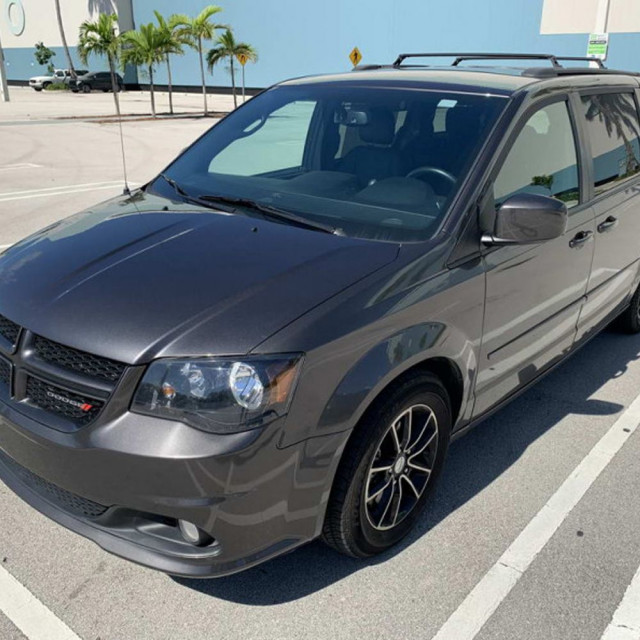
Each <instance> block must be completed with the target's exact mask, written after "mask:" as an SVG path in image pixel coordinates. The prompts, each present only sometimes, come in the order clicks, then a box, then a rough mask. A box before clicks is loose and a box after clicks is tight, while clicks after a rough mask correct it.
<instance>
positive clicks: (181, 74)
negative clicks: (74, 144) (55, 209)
mask: <svg viewBox="0 0 640 640" xmlns="http://www.w3.org/2000/svg"><path fill="white" fill-rule="evenodd" d="M542 2H543V0H483V1H480V0H437V1H436V0H324V2H310V1H309V0H229V1H228V2H224V0H219V4H220V6H222V7H223V11H222V12H221V13H220V14H218V15H217V16H216V18H217V19H218V21H219V22H224V23H228V24H230V25H232V26H233V27H234V30H235V34H236V38H237V39H239V40H244V41H246V42H249V43H251V44H252V45H254V46H255V47H256V48H257V50H258V53H259V55H260V60H259V61H258V62H257V63H256V64H248V65H247V69H246V72H247V86H250V87H264V86H268V85H270V84H272V83H274V82H277V81H279V80H282V79H284V78H289V77H292V76H299V75H306V74H314V73H324V72H331V71H346V70H348V69H350V68H351V63H350V62H349V60H348V58H347V55H348V53H349V51H350V50H351V49H352V47H353V46H354V45H357V46H358V47H359V48H360V50H361V51H362V53H363V54H364V60H363V62H364V63H373V62H391V61H393V59H394V58H395V56H396V54H397V53H399V52H401V51H411V50H417V51H436V50H462V51H465V50H466V51H468V50H480V51H490V50H493V51H496V50H497V51H527V52H553V53H563V54H565V55H584V53H585V50H586V40H587V36H586V34H585V35H540V19H541V15H542ZM206 4H207V2H205V1H203V0H182V1H181V2H180V3H179V4H176V2H175V0H153V1H152V0H133V8H134V20H135V23H136V25H139V24H141V23H144V22H150V21H153V20H154V16H153V9H158V10H159V11H160V12H161V13H163V14H165V15H167V16H168V15H170V14H171V13H174V12H176V11H178V12H180V13H187V14H191V15H195V14H196V13H198V12H199V11H200V10H201V9H202V8H203V7H204V6H206ZM56 52H57V56H56V59H55V62H56V65H57V66H66V65H64V55H63V54H62V51H61V50H57V49H56ZM5 55H6V58H7V61H8V63H9V65H8V69H7V71H8V76H9V78H10V79H25V78H28V77H29V76H31V75H36V74H39V73H40V71H41V69H39V68H38V67H37V65H33V66H32V64H31V63H32V62H33V49H27V48H25V49H7V50H6V52H5ZM607 64H608V65H609V66H611V67H618V68H623V69H632V70H637V71H640V34H638V33H629V34H612V36H611V38H610V56H609V60H608V62H607ZM172 65H173V70H174V82H175V83H176V84H186V85H198V84H199V82H200V71H199V66H198V61H197V57H196V54H195V52H193V51H191V50H188V51H187V52H186V54H185V55H184V56H181V57H180V56H174V57H173V58H172ZM91 67H92V69H95V70H100V69H102V68H103V67H104V65H103V64H100V63H98V62H94V64H92V65H91ZM156 80H157V82H158V83H160V84H162V83H166V71H165V68H164V65H161V66H160V68H158V70H157V78H156ZM207 82H208V83H209V84H210V85H212V86H230V76H229V73H228V70H227V69H226V68H224V67H220V68H219V69H216V71H215V73H214V75H213V76H211V75H209V74H207Z"/></svg>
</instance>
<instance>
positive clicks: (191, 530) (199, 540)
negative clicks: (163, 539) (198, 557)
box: [178, 520, 213, 547]
mask: <svg viewBox="0 0 640 640" xmlns="http://www.w3.org/2000/svg"><path fill="white" fill-rule="evenodd" d="M178 527H180V533H181V534H182V537H183V538H184V539H185V540H186V541H187V542H188V543H190V544H194V545H196V546H197V547H204V546H206V545H208V544H211V543H212V542H213V538H212V537H211V536H210V535H209V534H208V533H206V532H204V531H203V530H202V529H200V528H199V527H196V525H195V524H193V522H188V521H187V520H178Z"/></svg>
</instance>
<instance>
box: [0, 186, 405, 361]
mask: <svg viewBox="0 0 640 640" xmlns="http://www.w3.org/2000/svg"><path fill="white" fill-rule="evenodd" d="M396 255H397V247H396V246H395V245H391V244H382V243H374V242H367V241H363V240H357V239H351V238H345V237H338V236H333V235H330V234H325V233H321V232H317V231H310V230H307V229H302V228H298V227H293V226H289V225H284V224H279V223H276V222H270V221H263V220H260V219H256V218H251V217H247V216H243V215H233V214H231V215H230V214H226V213H222V212H216V211H211V210H202V209H199V208H197V207H193V206H189V205H185V204H176V203H172V202H170V201H168V200H165V199H162V198H159V197H156V196H149V195H145V194H143V193H142V192H139V193H137V194H135V195H134V196H132V197H129V198H119V199H115V200H112V201H110V202H107V203H104V204H103V205H100V206H99V207H97V208H94V209H92V210H88V211H86V212H83V213H81V214H78V215H76V216H73V217H71V218H68V219H67V220H63V221H61V222H59V223H57V224H55V225H53V226H51V227H49V228H47V229H45V230H43V231H41V232H39V233H37V234H35V235H33V236H31V237H30V238H27V239H26V240H24V241H22V242H20V243H19V244H17V245H15V246H14V247H12V248H11V249H9V250H8V251H6V252H5V253H4V254H3V255H2V256H0V313H1V314H2V315H4V316H6V317H8V318H10V319H11V320H13V321H14V322H17V323H19V324H20V325H22V326H25V327H27V328H29V329H31V330H32V331H34V332H36V333H38V334H41V335H44V336H46V337H48V338H51V339H53V340H56V341H58V342H61V343H63V344H67V345H70V346H73V347H76V348H78V349H83V350H85V351H89V352H92V353H96V354H99V355H103V356H106V357H110V358H114V359H117V360H121V361H124V362H128V363H132V364H133V363H136V362H146V361H148V360H150V359H151V358H153V357H156V356H160V355H162V356H165V355H203V354H228V355H231V354H234V353H235V354H242V353H246V352H248V351H250V350H251V349H253V348H254V347H255V346H257V345H258V344H259V343H261V342H262V341H263V340H265V339H266V338H267V337H268V336H270V335H271V334H273V333H274V332H275V331H277V330H279V329H281V328H282V327H283V326H285V325H286V324H288V323H289V322H291V321H292V320H294V319H296V318H297V317H299V316H300V315H301V314H303V313H305V312H306V311H308V310H309V309H311V308H312V307H314V306H316V305H318V304H319V303H321V302H322V301H324V300H326V299H328V298H329V297H331V296H333V295H335V294H336V293H338V292H339V291H341V290H342V289H344V288H345V287H347V286H349V285H351V284H353V283H354V282H356V281H357V280H359V279H361V278H362V277H364V276H366V275H368V274H369V273H371V272H373V271H374V270H376V269H379V268H380V267H382V266H384V265H385V264H388V263H389V262H390V261H392V260H394V259H395V257H396Z"/></svg>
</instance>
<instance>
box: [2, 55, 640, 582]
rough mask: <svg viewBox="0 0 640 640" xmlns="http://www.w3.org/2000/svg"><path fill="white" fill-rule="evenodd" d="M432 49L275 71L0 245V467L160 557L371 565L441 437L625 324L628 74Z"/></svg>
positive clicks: (155, 563)
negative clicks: (95, 189) (340, 66)
mask: <svg viewBox="0 0 640 640" xmlns="http://www.w3.org/2000/svg"><path fill="white" fill-rule="evenodd" d="M425 57H426V55H424V54H423V55H421V56H417V57H410V56H400V58H399V59H398V60H397V61H396V63H395V64H393V65H389V66H386V67H379V68H374V69H363V70H359V71H356V72H353V73H351V74H342V75H332V76H321V77H314V78H302V79H297V80H292V81H289V82H284V83H282V84H280V85H278V86H276V87H274V88H271V89H269V90H268V91H265V92H264V93H262V94H261V95H259V96H258V97H256V98H254V99H252V100H251V101H249V102H247V103H246V104H245V105H243V106H242V107H240V108H239V109H238V110H236V111H234V112H233V113H231V114H230V115H229V116H228V117H226V118H224V119H223V120H221V121H220V122H219V123H218V124H217V125H215V126H214V127H213V128H212V129H210V130H209V131H208V132H206V133H205V134H204V135H203V136H202V137H201V138H200V139H198V140H197V141H196V142H195V143H194V144H192V145H191V146H190V147H189V148H188V149H187V150H185V151H184V152H183V153H182V154H181V155H180V156H179V157H178V158H177V159H176V160H175V161H174V162H173V163H172V164H171V165H170V166H169V167H168V168H167V169H166V170H165V171H164V172H163V173H162V174H160V175H159V176H158V177H157V178H155V179H154V180H153V181H152V182H150V183H149V184H147V185H146V186H145V187H143V188H142V189H140V190H137V191H135V192H134V193H132V194H131V195H126V196H123V197H120V198H116V199H114V200H111V201H109V202H107V203H105V204H103V205H102V206H99V207H95V208H92V209H90V210H88V211H85V212H83V213H80V214H78V215H76V216H73V217H71V218H68V219H66V220H63V221H61V222H58V223H57V224H54V225H53V226H51V227H49V228H47V229H45V230H43V231H41V232H40V233H37V234H35V235H33V236H31V237H29V238H27V239H26V240H23V241H22V242H20V243H19V244H17V245H15V246H14V247H12V248H10V249H9V250H7V251H6V252H5V253H4V254H3V255H2V256H1V257H0V312H1V313H2V316H1V317H0V476H1V477H2V479H3V480H4V481H5V482H6V483H7V485H8V486H10V487H11V488H12V489H13V490H14V491H15V492H16V493H17V494H19V495H20V496H22V497H23V498H24V499H25V500H26V501H27V502H29V503H30V504H31V505H33V506H34V507H35V508H37V509H39V510H40V511H42V512H43V513H45V514H46V515H48V516H49V517H51V518H53V519H54V520H56V521H58V522H60V523H61V524H63V525H64V526H66V527H69V528H70V529H72V530H74V531H76V532H78V533H81V534H82V535H85V536H87V537H88V538H90V539H92V540H94V541H95V542H97V543H98V544H99V545H101V546H102V547H104V548H105V549H107V550H109V551H111V552H113V553H116V554H118V555H120V556H123V557H125V558H129V559H131V560H134V561H136V562H139V563H141V564H145V565H148V566H150V567H155V568H157V569H161V570H162V571H166V572H168V573H172V574H180V575H188V576H219V575H224V574H228V573H232V572H235V571H239V570H241V569H245V568H247V567H249V566H252V565H255V564H256V563H259V562H261V561H264V560H266V559H267V558H270V557H272V556H275V555H278V554H281V553H284V552H286V551H289V550H291V549H293V548H295V547H297V546H299V545H301V544H304V543H305V542H307V541H309V540H312V539H313V538H316V537H318V536H322V538H323V539H324V540H325V541H326V542H327V543H329V544H330V545H331V546H333V547H334V548H336V549H337V550H339V551H341V552H343V553H346V554H350V555H352V556H357V557H364V556H370V555H372V554H376V553H379V552H381V551H384V550H385V549H388V548H389V547H390V546H391V545H393V544H395V543H396V542H398V541H399V540H400V539H401V538H403V537H404V536H405V535H406V534H407V533H408V531H409V530H410V529H411V528H412V527H413V525H414V524H415V522H416V520H417V518H418V517H419V516H420V514H421V513H422V512H423V510H424V508H425V507H426V505H427V504H428V501H429V496H430V493H431V491H432V489H433V486H434V482H435V480H436V478H437V477H438V475H439V474H440V471H441V469H442V465H443V462H444V459H445V455H446V453H447V447H448V445H449V442H450V440H451V438H452V437H457V436H460V435H461V434H463V433H465V432H466V431H468V430H469V429H471V428H472V427H473V426H475V425H476V424H478V423H479V422H480V421H481V420H482V419H483V418H485V417H486V416H487V415H489V414H490V413H491V412H493V411H495V410H496V409H497V408H499V407H500V406H502V404H504V403H505V402H506V401H508V400H510V399H511V398H513V397H515V396H516V395H517V394H518V393H520V392H521V391H523V390H524V389H526V388H527V387H529V386H530V385H531V384H532V383H534V382H535V381H536V380H538V379H539V378H540V376H542V375H543V374H545V373H547V372H548V371H549V370H551V368H553V367H554V366H555V365H557V364H558V363H559V362H561V361H562V360H563V359H564V358H565V357H566V356H567V355H568V354H570V353H572V352H573V351H575V350H576V349H577V348H578V347H580V346H581V345H583V344H584V343H585V342H586V341H587V340H588V339H589V338H591V337H593V336H594V335H595V334H596V333H597V332H598V330H600V329H601V328H602V327H604V326H605V325H606V324H608V323H609V322H610V321H611V320H612V319H614V318H616V317H617V318H618V320H617V321H618V323H619V326H621V327H622V328H624V329H625V330H627V331H630V332H638V331H639V330H640V303H639V298H640V294H639V293H638V284H639V282H640V273H639V264H640V262H639V259H640V243H639V241H638V239H639V238H640V210H639V209H640V120H639V116H638V98H639V91H640V82H639V80H640V77H639V76H638V75H635V74H630V73H624V72H618V71H610V70H606V69H604V68H600V69H589V68H575V67H565V66H561V63H560V61H559V60H560V59H559V58H556V57H554V56H539V55H535V56H513V57H514V58H517V57H520V58H522V59H524V60H534V59H535V60H542V62H543V63H550V66H548V67H543V66H534V67H530V68H526V69H522V70H511V71H509V70H505V69H502V68H492V67H486V68H484V69H483V68H474V69H473V70H470V69H468V68H467V69H465V68H463V67H462V66H460V64H459V63H461V62H462V61H463V60H465V59H468V58H472V59H474V60H475V59H478V58H479V57H480V56H478V55H477V54H476V55H467V56H465V55H457V56H456V58H457V59H456V61H455V62H454V65H453V66H450V67H439V68H438V67H420V66H418V65H417V64H416V61H418V62H419V61H422V60H424V59H425ZM483 57H484V56H483ZM489 57H491V56H489ZM493 57H497V56H493ZM407 61H408V62H407ZM529 64H531V62H529Z"/></svg>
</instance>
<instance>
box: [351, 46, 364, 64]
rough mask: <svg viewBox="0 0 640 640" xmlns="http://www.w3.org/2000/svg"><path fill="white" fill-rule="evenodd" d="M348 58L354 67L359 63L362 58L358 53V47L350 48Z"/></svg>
mask: <svg viewBox="0 0 640 640" xmlns="http://www.w3.org/2000/svg"><path fill="white" fill-rule="evenodd" d="M349 60H351V64H352V65H353V66H354V67H357V66H358V65H359V64H360V61H361V60H362V54H361V53H360V49H358V47H353V49H351V53H350V54H349Z"/></svg>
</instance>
